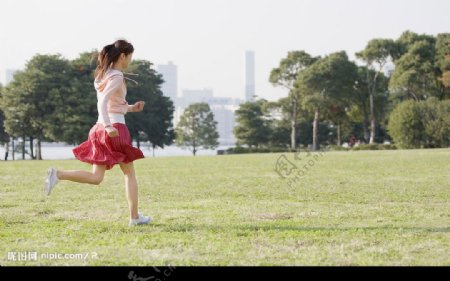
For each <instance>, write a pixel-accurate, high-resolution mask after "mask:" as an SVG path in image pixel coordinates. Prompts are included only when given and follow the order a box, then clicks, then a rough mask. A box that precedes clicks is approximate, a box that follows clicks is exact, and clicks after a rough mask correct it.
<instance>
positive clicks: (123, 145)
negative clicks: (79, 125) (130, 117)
mask: <svg viewBox="0 0 450 281" xmlns="http://www.w3.org/2000/svg"><path fill="white" fill-rule="evenodd" d="M112 126H114V127H115V128H116V129H117V130H118V131H119V136H118V137H113V138H112V137H110V136H108V134H107V133H106V130H105V127H104V126H103V124H101V123H96V124H95V125H94V126H93V127H92V128H91V130H90V131H89V138H88V140H87V141H85V142H83V143H81V144H80V145H79V146H77V147H75V148H74V149H73V150H72V151H73V154H74V155H75V157H76V158H77V159H78V160H80V161H82V162H86V163H89V164H97V165H106V169H107V170H110V169H111V168H112V167H113V166H114V165H115V164H118V163H129V162H133V161H134V160H137V159H141V158H144V153H143V152H142V151H141V150H140V149H139V148H136V147H134V146H133V145H132V143H131V136H130V132H129V130H128V127H127V126H126V125H125V124H122V123H113V124H112Z"/></svg>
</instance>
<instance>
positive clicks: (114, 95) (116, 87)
mask: <svg viewBox="0 0 450 281" xmlns="http://www.w3.org/2000/svg"><path fill="white" fill-rule="evenodd" d="M94 86H95V89H96V91H97V110H98V120H97V123H102V124H103V125H104V126H105V127H106V126H108V125H111V124H112V123H123V124H125V114H126V113H127V112H128V111H130V107H131V105H128V102H127V101H126V99H125V97H126V95H127V89H126V86H125V82H124V78H123V73H122V72H121V71H119V70H116V69H109V70H108V71H106V73H105V75H104V76H103V78H102V79H95V81H94Z"/></svg>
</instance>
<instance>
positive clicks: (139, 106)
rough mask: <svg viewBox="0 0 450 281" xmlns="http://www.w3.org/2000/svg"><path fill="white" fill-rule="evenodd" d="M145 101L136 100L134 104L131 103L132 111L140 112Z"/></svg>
mask: <svg viewBox="0 0 450 281" xmlns="http://www.w3.org/2000/svg"><path fill="white" fill-rule="evenodd" d="M144 105H145V101H138V102H136V103H135V104H133V107H134V110H133V111H134V112H141V111H142V110H144Z"/></svg>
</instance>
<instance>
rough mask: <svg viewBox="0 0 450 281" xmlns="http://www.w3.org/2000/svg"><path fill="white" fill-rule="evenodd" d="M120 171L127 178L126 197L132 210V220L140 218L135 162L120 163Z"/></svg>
mask: <svg viewBox="0 0 450 281" xmlns="http://www.w3.org/2000/svg"><path fill="white" fill-rule="evenodd" d="M119 165H120V169H122V172H123V174H124V176H125V187H126V196H127V200H128V207H129V208H130V218H132V219H137V218H138V186H137V179H136V174H135V172H134V166H133V162H130V163H119Z"/></svg>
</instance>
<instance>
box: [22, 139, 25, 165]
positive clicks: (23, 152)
mask: <svg viewBox="0 0 450 281" xmlns="http://www.w3.org/2000/svg"><path fill="white" fill-rule="evenodd" d="M22 160H25V136H23V137H22Z"/></svg>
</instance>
